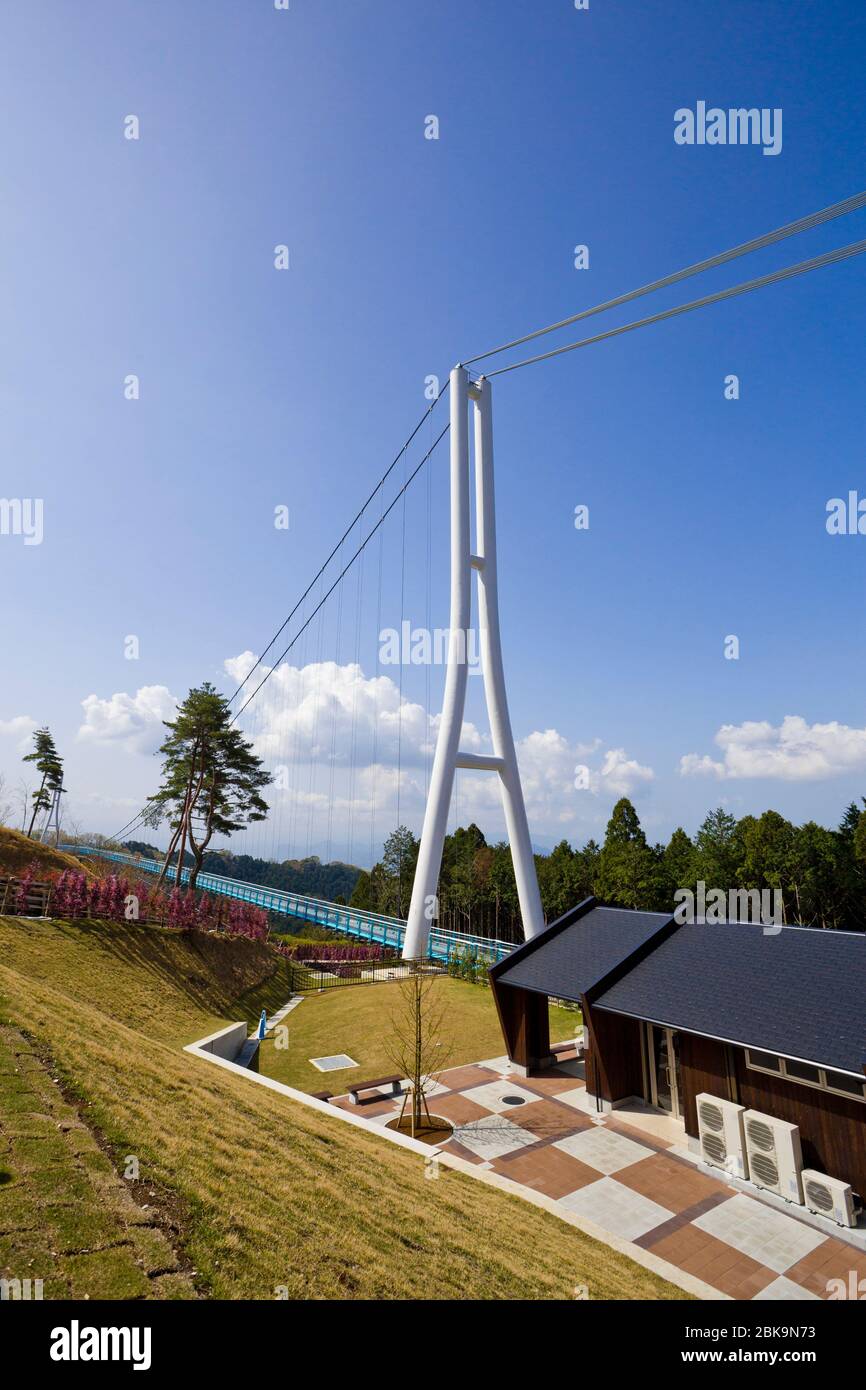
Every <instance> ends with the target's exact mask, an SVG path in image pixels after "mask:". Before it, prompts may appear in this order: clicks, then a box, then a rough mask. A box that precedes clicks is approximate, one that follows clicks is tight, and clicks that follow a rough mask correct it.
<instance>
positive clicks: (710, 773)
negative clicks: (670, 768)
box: [680, 753, 725, 777]
mask: <svg viewBox="0 0 866 1390" xmlns="http://www.w3.org/2000/svg"><path fill="white" fill-rule="evenodd" d="M724 775H725V764H724V763H717V762H716V761H715V759H714V758H711V757H710V755H709V753H704V754H703V755H701V754H699V753H684V754H683V756H682V757H681V758H680V776H681V777H724Z"/></svg>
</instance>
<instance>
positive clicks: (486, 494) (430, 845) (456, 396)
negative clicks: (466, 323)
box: [403, 367, 544, 960]
mask: <svg viewBox="0 0 866 1390" xmlns="http://www.w3.org/2000/svg"><path fill="white" fill-rule="evenodd" d="M470 400H471V401H472V406H473V415H474V427H475V527H476V549H475V551H474V552H473V551H472V549H471V546H470V538H469V402H470ZM450 404H451V622H450V628H449V634H448V664H447V668H446V672H445V694H444V697H443V701H442V722H441V724H440V727H439V737H438V739H437V741H436V753H435V755H434V758H433V769H432V773H431V776H430V793H429V796H428V798H427V809H426V811H425V814H424V829H423V831H422V832H421V846H420V849H419V851H418V865H417V868H416V870H415V881H414V883H413V885H412V901H411V904H410V907H409V920H408V922H407V923H406V939H405V943H404V946H403V957H404V959H405V960H417V959H418V958H419V957H421V956H424V955H426V953H427V939H428V937H429V935H430V930H431V927H432V926H433V924H434V919H435V918H436V917H437V916H438V899H437V891H436V890H437V888H438V885H439V871H440V868H441V866H442V849H443V846H444V843H445V830H446V826H447V823H448V808H449V806H450V804H451V792H452V789H453V786H454V773H455V770H456V769H457V768H458V767H462V768H471V769H473V770H475V771H479V770H480V771H485V772H496V773H498V774H499V780H500V786H501V789H502V803H503V807H504V810H505V826H506V831H507V834H508V842H509V844H510V846H511V858H512V861H513V864H514V877H515V880H516V882H517V896H518V899H519V902H520V915H521V918H522V919H523V934H524V936H525V937H526V938H527V940H528V939H529V937H532V936H535V935H537V933H538V932H540V931H541V930H542V928H543V926H544V915H543V913H542V910H541V895H540V893H539V891H538V879H537V877H536V873H535V860H534V859H533V856H532V843H531V841H530V838H529V825H528V823H527V820H526V807H525V806H524V803H523V790H522V788H521V785H520V774H519V772H518V769H517V755H516V753H515V749H514V738H513V735H512V733H511V722H510V720H509V718H508V700H507V698H506V694H505V673H504V669H503V665H502V644H501V641H500V633H499V599H498V593H497V582H496V510H495V502H494V494H493V402H492V388H491V384H490V382H489V381H488V380H487V379H486V378H484V377H481V378H480V379H479V380H478V381H470V379H469V373H468V372H467V371H466V369H465V368H464V367H455V368H454V370H453V371H452V373H451V403H450ZM473 570H474V571H475V572H476V574H477V576H478V629H479V648H480V654H481V671H482V675H483V679H484V695H485V698H486V701H487V713H488V717H489V720H490V736H491V741H492V744H493V752H492V753H491V754H489V755H488V754H484V753H481V754H479V753H463V752H461V751H460V734H461V731H462V728H463V711H464V708H465V705H466V678H467V675H468V669H469V668H468V664H467V653H468V651H469V627H470V622H471V612H472V571H473Z"/></svg>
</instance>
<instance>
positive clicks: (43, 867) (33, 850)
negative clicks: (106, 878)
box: [0, 825, 93, 878]
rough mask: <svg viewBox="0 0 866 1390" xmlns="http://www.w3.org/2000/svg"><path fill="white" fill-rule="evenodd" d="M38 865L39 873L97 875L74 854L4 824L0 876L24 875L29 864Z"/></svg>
mask: <svg viewBox="0 0 866 1390" xmlns="http://www.w3.org/2000/svg"><path fill="white" fill-rule="evenodd" d="M33 863H35V864H36V866H37V871H38V872H40V871H41V872H42V873H48V872H50V871H52V870H57V871H59V872H62V870H63V869H74V870H75V872H76V873H79V874H80V873H85V874H87V876H88V878H90V877H92V876H93V868H92V866H91V865H88V864H86V863H85V862H84V861H83V860H81V859H76V858H75V857H74V856H73V855H71V854H61V853H60V851H59V850H56V849H54V847H53V846H52V845H40V844H39V842H38V841H37V840H31V839H30V837H29V835H22V833H21V831H20V830H10V828H9V826H8V825H0V875H6V874H11V875H12V876H13V877H18V875H20V874H23V872H24V870H25V869H26V868H27V866H28V864H33Z"/></svg>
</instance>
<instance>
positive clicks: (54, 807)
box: [39, 777, 65, 847]
mask: <svg viewBox="0 0 866 1390" xmlns="http://www.w3.org/2000/svg"><path fill="white" fill-rule="evenodd" d="M64 790H65V789H64V786H63V778H62V777H61V778H60V781H59V782H58V784H57V786H56V787H54V788H53V789H52V794H51V805H50V806H49V807H48V815H47V816H46V817H45V824H44V825H43V827H42V834H41V835H40V836H39V843H40V844H41V845H44V844H45V837H46V835H47V834H48V832H49V830H50V829H51V822H52V821H53V822H54V844H55V847H57V846H59V844H60V798H61V796H63V793H64Z"/></svg>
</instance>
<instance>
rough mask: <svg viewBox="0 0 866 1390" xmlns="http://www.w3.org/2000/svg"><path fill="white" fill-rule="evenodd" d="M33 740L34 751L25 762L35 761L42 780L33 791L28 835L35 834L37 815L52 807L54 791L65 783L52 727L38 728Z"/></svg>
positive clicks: (28, 754)
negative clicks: (52, 734)
mask: <svg viewBox="0 0 866 1390" xmlns="http://www.w3.org/2000/svg"><path fill="white" fill-rule="evenodd" d="M33 742H34V745H35V746H34V749H33V752H32V753H27V754H26V755H25V757H24V762H25V763H35V764H36V771H37V772H38V773H40V774H41V778H42V780H41V781H40V783H39V786H38V787H37V789H36V791H35V792H34V793H33V813H32V815H31V817H30V824H29V826H28V827H27V834H28V835H32V834H33V827H34V825H35V824H36V818H37V816H38V815H40V814H41V813H42V812H43V811H49V810H50V809H51V802H52V799H53V796H54V792H55V791H57V790H58V789H59V788H60V787H61V786H62V785H63V759H62V758H61V756H60V754H59V753H58V752H57V749H56V747H55V744H54V739H53V738H52V737H51V731H50V729H48V728H42V729H37V730H36V732H35V733H34V735H33Z"/></svg>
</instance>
